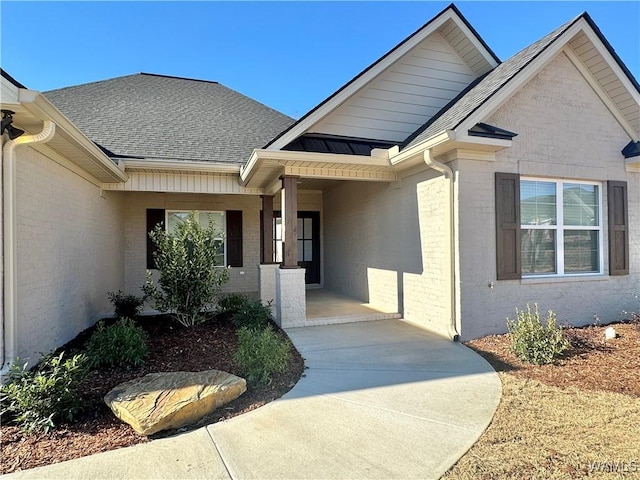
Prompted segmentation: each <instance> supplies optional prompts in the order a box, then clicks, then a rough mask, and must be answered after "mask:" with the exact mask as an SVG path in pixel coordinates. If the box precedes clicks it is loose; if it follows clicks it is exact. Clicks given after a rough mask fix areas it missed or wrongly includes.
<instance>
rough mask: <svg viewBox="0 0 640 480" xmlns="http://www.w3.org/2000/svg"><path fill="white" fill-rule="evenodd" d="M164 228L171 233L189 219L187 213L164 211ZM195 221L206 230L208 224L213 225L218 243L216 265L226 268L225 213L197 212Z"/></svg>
mask: <svg viewBox="0 0 640 480" xmlns="http://www.w3.org/2000/svg"><path fill="white" fill-rule="evenodd" d="M166 212H167V213H166V215H167V218H166V224H165V225H166V226H167V231H169V232H170V231H172V230H173V229H175V228H176V226H177V225H178V223H180V222H182V221H184V220H185V219H187V217H189V213H190V212H188V211H182V210H167V211H166ZM196 220H197V221H198V223H199V224H200V226H201V227H202V228H207V227H208V226H209V223H210V222H213V223H214V230H215V232H216V235H217V236H216V238H215V240H217V241H219V242H220V243H219V244H220V249H219V250H218V254H217V255H216V265H220V266H226V265H227V262H226V260H227V257H226V250H227V249H226V246H225V241H224V239H225V237H226V231H225V225H226V222H225V212H213V211H199V212H197V213H196Z"/></svg>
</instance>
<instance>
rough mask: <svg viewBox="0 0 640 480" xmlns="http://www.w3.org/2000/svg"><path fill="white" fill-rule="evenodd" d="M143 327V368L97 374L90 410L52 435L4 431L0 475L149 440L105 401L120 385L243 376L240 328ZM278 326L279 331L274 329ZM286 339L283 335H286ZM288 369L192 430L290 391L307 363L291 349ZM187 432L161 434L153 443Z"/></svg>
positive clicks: (215, 321) (90, 384)
mask: <svg viewBox="0 0 640 480" xmlns="http://www.w3.org/2000/svg"><path fill="white" fill-rule="evenodd" d="M139 324H140V325H141V326H142V327H143V328H144V330H145V331H146V332H147V337H148V343H149V356H148V358H147V361H146V362H145V364H144V365H143V366H141V367H136V368H130V369H122V368H118V369H110V370H107V371H101V372H99V371H93V372H91V373H90V375H89V377H88V379H87V380H86V381H85V383H84V385H83V388H82V395H83V398H84V399H85V405H86V409H85V411H84V413H83V416H82V417H81V418H79V419H78V421H76V422H74V423H72V424H69V425H62V426H61V428H58V429H57V430H55V431H54V432H52V433H51V434H49V435H44V434H40V435H24V434H22V433H21V431H20V430H19V429H18V428H17V427H14V426H8V425H2V426H1V427H0V456H1V458H2V462H0V474H4V473H10V472H13V471H17V470H24V469H28V468H34V467H38V466H42V465H49V464H52V463H57V462H62V461H65V460H71V459H73V458H78V457H83V456H86V455H91V454H94V453H98V452H104V451H108V450H114V449H116V448H121V447H127V446H130V445H135V444H137V443H144V442H148V441H149V438H147V437H145V436H142V435H138V434H136V433H135V432H134V431H133V429H132V428H131V427H130V426H129V425H127V424H125V423H123V422H121V421H120V420H118V419H117V418H116V417H115V416H114V415H113V413H112V412H111V410H110V409H109V408H108V407H107V406H106V404H105V403H104V401H103V397H104V395H105V394H106V393H107V392H108V391H109V390H110V389H112V388H113V387H115V386H116V385H118V384H120V383H122V382H126V381H128V380H132V379H134V378H137V377H141V376H143V375H146V374H148V373H153V372H169V371H193V372H196V371H202V370H210V369H217V370H223V371H225V372H229V373H233V374H236V375H239V376H242V374H241V372H240V370H239V369H238V366H237V365H236V364H235V362H234V361H233V355H234V353H235V351H236V349H237V347H238V339H237V336H236V329H235V327H234V326H233V324H232V323H231V322H230V321H229V320H228V319H225V318H220V317H216V318H212V319H209V320H208V321H207V322H205V323H202V324H200V325H197V326H195V327H193V328H190V329H187V328H184V327H182V326H181V325H179V324H178V323H176V322H174V321H173V320H171V319H170V318H169V317H165V316H159V317H142V318H140V319H139ZM276 328H277V327H276ZM92 331H93V329H89V330H86V331H84V332H82V333H81V334H80V335H78V337H76V338H75V339H74V340H72V341H71V342H69V343H68V344H67V345H65V346H64V347H63V348H62V349H64V350H65V351H66V352H70V351H72V350H73V349H76V348H81V347H82V346H83V345H84V343H85V342H86V341H87V340H88V339H89V337H90V336H91V333H92ZM283 335H284V333H283ZM292 353H293V355H292V359H291V361H290V362H289V365H288V366H287V370H286V371H285V372H284V373H283V374H280V375H276V376H274V379H273V381H272V383H271V384H270V385H267V386H265V387H260V388H257V387H252V386H248V388H247V391H246V392H245V393H244V394H243V395H241V396H240V397H239V398H237V399H236V400H234V401H233V402H230V403H229V404H227V405H225V406H224V407H223V408H221V409H218V410H216V411H214V412H213V413H212V414H211V415H209V416H208V417H206V418H204V419H202V420H201V421H200V422H199V423H198V424H195V425H192V426H190V427H189V428H188V429H194V428H198V427H201V426H203V425H207V424H210V423H214V422H218V421H221V420H226V419H229V418H231V417H234V416H236V415H239V414H241V413H245V412H248V411H250V410H253V409H255V408H258V407H260V406H262V405H264V404H266V403H268V402H271V401H273V400H275V399H277V398H279V397H281V396H282V395H284V394H285V393H286V392H288V391H289V390H290V389H291V388H292V387H293V386H294V385H295V384H296V382H297V381H298V380H299V379H300V377H301V376H302V374H303V371H304V360H303V358H302V357H301V356H300V354H299V353H298V352H297V351H296V350H295V349H292ZM185 430H187V429H186V428H183V429H180V430H179V431H167V432H161V433H158V434H156V435H153V436H151V437H150V438H151V439H154V438H160V437H164V436H168V435H172V434H175V433H178V432H182V431H185Z"/></svg>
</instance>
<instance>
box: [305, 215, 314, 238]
mask: <svg viewBox="0 0 640 480" xmlns="http://www.w3.org/2000/svg"><path fill="white" fill-rule="evenodd" d="M312 221H313V220H312V219H311V218H305V219H304V237H303V238H304V239H312V238H313V229H312V228H311V227H312Z"/></svg>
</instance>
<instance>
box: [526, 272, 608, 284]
mask: <svg viewBox="0 0 640 480" xmlns="http://www.w3.org/2000/svg"><path fill="white" fill-rule="evenodd" d="M610 278H611V277H610V276H609V275H605V274H602V273H595V274H593V275H577V276H564V277H529V278H522V279H520V284H521V285H535V284H538V283H574V282H605V281H608V280H609V279H610Z"/></svg>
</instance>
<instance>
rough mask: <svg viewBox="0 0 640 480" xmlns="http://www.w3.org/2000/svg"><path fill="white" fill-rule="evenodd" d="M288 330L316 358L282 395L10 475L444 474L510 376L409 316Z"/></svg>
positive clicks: (263, 476) (308, 359)
mask: <svg viewBox="0 0 640 480" xmlns="http://www.w3.org/2000/svg"><path fill="white" fill-rule="evenodd" d="M288 333H289V335H290V337H291V339H292V341H293V343H294V344H295V345H296V347H297V348H298V350H299V351H300V352H301V353H302V356H303V357H304V358H305V359H306V364H307V366H308V367H309V368H308V370H307V371H306V376H305V377H304V378H302V379H301V380H300V382H298V384H297V385H296V386H295V387H294V388H293V389H292V390H291V391H290V392H289V393H288V394H287V395H285V396H284V397H282V398H281V399H280V400H277V401H275V402H272V403H270V404H268V405H266V406H264V407H262V408H259V409H257V410H255V411H253V412H250V413H248V414H245V415H241V416H238V417H235V418H233V419H231V420H229V421H226V422H221V423H216V424H213V425H210V426H208V427H206V428H201V429H199V430H196V431H193V432H189V433H186V434H183V435H178V436H175V437H172V438H167V439H162V440H156V441H153V442H150V443H148V444H143V445H138V446H134V447H129V448H124V449H120V450H115V451H112V452H107V453H103V454H98V455H93V456H90V457H85V458H81V459H78V460H72V461H69V462H64V463H60V464H56V465H52V466H49V467H42V468H36V469H32V470H26V471H24V472H18V473H16V474H11V475H6V476H5V477H6V478H25V479H26V478H60V479H71V478H96V479H97V478H118V479H133V478H154V479H155V478H167V479H169V478H170V479H177V478H210V479H214V478H220V479H228V478H233V479H245V478H260V479H275V478H291V479H293V478H314V479H318V478H350V479H364V478H385V479H388V478H403V479H404V478H422V479H424V478H439V477H440V476H441V475H442V474H443V473H444V472H445V471H446V470H447V469H449V467H451V465H453V464H454V463H455V462H456V461H457V460H458V458H460V457H461V456H462V455H463V454H464V453H465V452H466V451H467V450H468V449H469V448H470V447H471V446H472V445H473V443H474V442H475V441H476V440H477V438H478V437H479V436H480V435H481V434H482V432H483V431H484V429H485V428H486V427H487V425H488V424H489V422H490V421H491V418H492V416H493V413H494V411H495V409H496V407H497V405H498V402H499V399H500V394H501V385H500V380H499V378H498V376H497V375H496V374H495V372H493V370H492V369H491V367H490V366H489V365H488V364H487V363H486V362H485V361H484V360H483V359H482V358H481V357H479V356H478V355H476V354H475V353H473V352H472V351H471V350H469V349H467V348H466V347H464V346H463V345H460V344H455V343H452V342H450V341H448V340H445V339H443V338H441V337H438V336H435V335H432V334H430V333H428V332H426V331H424V330H422V329H419V328H417V327H415V326H412V325H411V324H408V323H406V322H403V321H398V320H382V321H374V322H366V323H355V324H342V325H330V326H322V327H306V328H297V329H291V330H289V331H288ZM5 477H3V478H5Z"/></svg>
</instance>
